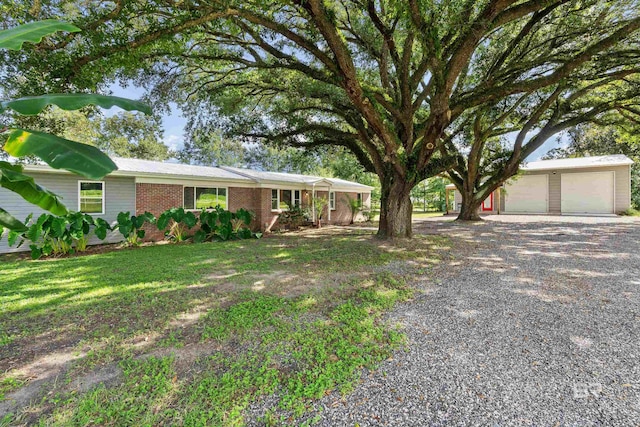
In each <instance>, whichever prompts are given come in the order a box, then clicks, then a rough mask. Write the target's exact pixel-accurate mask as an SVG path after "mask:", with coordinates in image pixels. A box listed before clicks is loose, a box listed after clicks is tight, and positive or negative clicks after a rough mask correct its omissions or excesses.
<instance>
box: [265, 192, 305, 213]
mask: <svg viewBox="0 0 640 427" xmlns="http://www.w3.org/2000/svg"><path fill="white" fill-rule="evenodd" d="M300 196H301V192H300V190H276V189H273V190H271V210H272V211H288V210H289V208H290V207H293V206H300Z"/></svg>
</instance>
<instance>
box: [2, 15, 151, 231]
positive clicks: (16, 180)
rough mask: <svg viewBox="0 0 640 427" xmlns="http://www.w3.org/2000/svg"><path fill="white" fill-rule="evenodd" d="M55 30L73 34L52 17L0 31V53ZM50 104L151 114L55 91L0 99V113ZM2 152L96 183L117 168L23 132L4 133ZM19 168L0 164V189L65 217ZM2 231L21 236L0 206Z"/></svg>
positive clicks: (133, 104)
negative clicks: (33, 158)
mask: <svg viewBox="0 0 640 427" xmlns="http://www.w3.org/2000/svg"><path fill="white" fill-rule="evenodd" d="M58 31H69V32H77V31H80V29H79V28H78V27H76V26H74V25H71V24H69V23H66V22H62V21H58V20H55V19H48V20H45V21H38V22H32V23H29V24H25V25H20V26H18V27H15V28H11V29H8V30H3V31H0V49H10V50H20V49H21V48H22V45H23V44H24V43H25V42H31V43H38V42H40V41H41V40H42V38H43V37H46V36H48V35H51V34H54V33H56V32H58ZM50 105H55V106H57V107H58V108H61V109H63V110H78V109H80V108H83V107H86V106H88V105H95V106H98V107H101V108H111V107H120V108H122V109H124V110H127V111H132V110H136V111H142V112H144V113H146V114H151V109H150V108H149V107H148V106H147V105H145V104H144V103H142V102H140V101H133V100H130V99H125V98H120V97H116V96H105V95H97V94H85V93H60V94H47V95H41V96H30V97H24V98H19V99H11V100H0V114H2V113H4V112H6V111H8V110H12V111H14V112H16V113H18V114H21V115H36V114H39V113H41V112H42V111H43V110H44V109H45V108H47V107H48V106H50ZM5 132H8V137H7V140H6V142H5V144H4V147H3V148H4V150H5V151H6V152H7V153H9V154H10V155H11V156H14V157H24V156H36V157H38V158H39V159H41V160H43V161H44V162H45V163H47V164H48V165H49V166H51V167H52V168H55V169H65V170H67V171H70V172H73V173H75V174H78V175H81V176H84V177H86V178H88V179H94V180H97V179H101V178H103V177H104V176H105V175H107V174H109V173H111V172H113V171H114V170H116V169H117V166H116V165H115V163H113V161H112V160H111V159H110V158H109V156H107V155H106V154H104V153H103V152H102V151H100V150H99V149H97V148H96V147H93V146H91V145H87V144H82V143H80V142H76V141H71V140H68V139H65V138H61V137H59V136H56V135H52V134H48V133H44V132H37V131H32V130H27V129H7V130H5ZM23 170H24V169H23V167H22V166H20V165H15V164H11V163H9V162H0V186H1V187H4V188H6V189H8V190H11V191H13V192H15V193H17V194H19V195H20V196H22V197H23V198H24V199H25V200H26V201H28V202H29V203H32V204H34V205H37V206H39V207H40V208H42V209H45V210H47V211H49V212H51V213H53V214H56V215H65V214H67V213H68V210H67V208H66V207H65V206H64V205H63V204H62V203H61V202H60V198H59V197H58V196H56V195H55V194H54V193H52V192H50V191H48V190H47V189H45V188H43V187H41V186H39V185H38V184H36V182H35V181H34V180H33V178H31V177H30V176H28V175H26V174H24V173H23ZM4 228H7V229H9V230H12V231H17V232H24V231H26V229H27V226H26V225H25V224H24V223H22V222H21V221H20V220H18V219H16V218H15V217H13V216H12V215H11V214H9V212H7V211H6V210H3V209H2V208H1V207H0V237H1V236H2V233H3V231H4Z"/></svg>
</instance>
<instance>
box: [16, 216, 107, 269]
mask: <svg viewBox="0 0 640 427" xmlns="http://www.w3.org/2000/svg"><path fill="white" fill-rule="evenodd" d="M30 220H31V215H30V216H29V217H28V218H27V220H26V221H25V223H29V222H30ZM109 230H111V227H110V226H109V224H108V223H107V222H106V221H105V220H103V219H101V218H96V219H94V218H93V217H92V216H91V215H87V214H84V213H82V212H73V213H69V214H67V215H62V216H56V215H52V214H46V213H45V214H42V215H40V216H39V217H38V219H37V220H36V221H35V222H33V223H31V224H29V226H28V228H27V231H25V232H24V233H18V232H15V231H12V232H10V233H9V235H8V237H7V240H8V243H9V245H10V246H13V245H14V244H16V243H18V247H20V246H21V245H22V244H23V243H24V242H25V241H29V242H31V243H30V245H29V248H31V257H32V258H33V259H38V258H40V257H42V256H59V255H66V254H69V253H73V252H76V251H77V252H84V251H86V249H87V244H88V242H89V234H90V233H91V231H94V232H95V234H96V236H97V237H98V238H99V239H101V240H104V239H105V238H106V236H107V231H109Z"/></svg>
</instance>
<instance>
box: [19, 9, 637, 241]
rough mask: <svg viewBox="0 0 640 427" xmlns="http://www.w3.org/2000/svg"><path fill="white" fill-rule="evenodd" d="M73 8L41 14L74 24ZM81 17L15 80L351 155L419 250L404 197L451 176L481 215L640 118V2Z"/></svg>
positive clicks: (99, 12) (388, 223) (386, 220)
mask: <svg viewBox="0 0 640 427" xmlns="http://www.w3.org/2000/svg"><path fill="white" fill-rule="evenodd" d="M63 5H65V6H68V5H67V3H66V2H58V1H51V2H48V7H47V8H46V13H51V14H65V13H67V14H69V13H70V12H69V10H68V9H64V8H63ZM42 12H43V13H44V12H45V8H43V9H42ZM77 12H78V13H76V14H75V15H74V14H71V15H70V16H72V17H73V20H72V22H74V24H76V25H78V26H79V27H80V28H82V29H83V30H84V31H83V32H82V33H78V34H69V35H66V36H65V37H62V38H59V39H58V40H56V41H55V43H52V44H49V45H47V46H40V47H39V48H38V49H32V50H31V52H30V55H28V57H27V58H26V59H25V60H24V62H23V63H22V64H21V66H20V68H21V69H22V70H30V69H31V68H30V67H33V68H34V69H36V70H37V69H40V70H44V69H45V67H46V70H47V71H44V78H42V82H43V84H45V85H49V86H50V85H54V86H55V85H60V84H65V85H72V86H79V87H88V88H91V87H95V86H96V85H100V84H102V85H104V84H105V82H106V81H109V79H115V78H122V79H133V80H134V81H136V82H137V83H139V84H141V85H144V86H146V87H147V88H148V89H149V95H150V96H155V97H156V99H159V100H164V101H173V102H176V103H178V104H179V105H180V106H181V107H182V108H183V110H184V111H185V112H186V113H187V114H188V115H191V116H194V117H197V116H198V115H202V114H211V113H212V112H215V114H218V115H220V116H223V117H225V118H226V119H228V126H227V128H226V129H225V130H226V131H227V132H229V133H230V134H233V135H236V136H241V137H243V138H245V139H246V140H253V141H270V142H273V143H277V144H287V145H291V146H294V147H317V146H323V145H337V146H342V147H345V148H347V149H349V150H350V151H352V152H353V153H354V154H355V156H356V157H357V158H358V160H359V162H360V163H361V164H362V165H363V166H364V167H365V168H366V169H367V170H368V171H371V172H374V173H376V174H377V175H378V177H379V178H380V180H381V183H382V212H381V229H380V234H381V235H383V236H384V235H392V236H403V235H404V236H407V235H410V234H411V230H410V211H411V209H410V199H409V192H410V190H411V188H412V187H413V186H415V185H416V183H418V182H420V181H421V180H423V179H424V178H427V177H429V176H434V175H436V174H439V173H441V172H443V171H447V170H449V171H453V173H452V179H453V181H454V183H456V185H458V186H459V188H462V187H467V188H469V189H470V190H469V191H470V192H469V193H468V194H469V195H470V196H471V197H472V198H473V199H474V200H475V199H480V198H481V197H482V195H484V194H487V192H490V191H491V188H492V187H494V188H495V186H497V185H499V183H500V182H501V181H503V180H504V179H506V177H508V176H510V175H513V174H514V173H516V172H517V169H518V165H519V164H520V162H522V161H523V160H524V159H525V158H526V157H527V155H528V154H530V153H531V152H533V151H534V150H535V148H536V147H539V146H540V145H541V144H542V143H543V142H544V141H545V140H546V139H548V138H549V137H550V136H552V135H555V134H557V133H558V132H559V131H561V130H563V129H567V128H570V127H571V126H575V125H577V124H579V123H582V122H585V121H597V120H599V119H601V118H602V116H603V115H606V114H607V113H609V112H611V111H614V110H615V111H624V114H626V115H630V116H636V112H635V109H634V108H633V105H634V103H636V101H637V100H636V95H637V90H638V71H639V69H638V64H639V59H640V49H638V31H639V29H640V7H639V5H638V2H637V0H618V1H602V0H455V1H454V0H446V1H438V2H435V1H418V0H408V1H397V0H393V1H392V0H365V1H362V0H332V1H324V0H291V1H287V2H282V1H265V0H249V1H244V0H243V1H235V0H228V1H224V2H222V1H211V2H206V3H203V4H200V3H192V2H159V1H158V2H156V1H151V2H148V1H145V2H141V1H130V2H121V1H116V2H114V3H110V4H109V5H105V4H104V3H102V2H88V3H87V5H86V6H85V7H83V9H82V11H81V12H82V13H80V11H77ZM20 13H23V12H20V11H19V10H18V11H17V12H16V14H17V15H19V14H20ZM45 53H46V59H47V60H44V59H43V55H44V54H45ZM105 76H106V80H105ZM481 169H483V170H482V171H481ZM407 223H408V224H407Z"/></svg>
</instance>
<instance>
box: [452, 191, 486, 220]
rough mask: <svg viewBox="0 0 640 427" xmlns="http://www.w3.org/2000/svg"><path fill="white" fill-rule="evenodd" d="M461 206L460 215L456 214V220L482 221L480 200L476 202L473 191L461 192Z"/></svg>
mask: <svg viewBox="0 0 640 427" xmlns="http://www.w3.org/2000/svg"><path fill="white" fill-rule="evenodd" d="M461 195H462V206H461V207H460V213H459V214H458V218H457V219H458V220H460V221H482V218H480V214H479V211H480V205H481V204H482V200H478V198H476V197H475V194H474V192H473V190H471V191H463V192H462V193H461Z"/></svg>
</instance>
